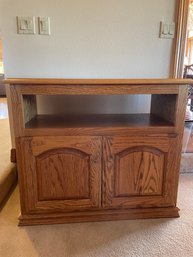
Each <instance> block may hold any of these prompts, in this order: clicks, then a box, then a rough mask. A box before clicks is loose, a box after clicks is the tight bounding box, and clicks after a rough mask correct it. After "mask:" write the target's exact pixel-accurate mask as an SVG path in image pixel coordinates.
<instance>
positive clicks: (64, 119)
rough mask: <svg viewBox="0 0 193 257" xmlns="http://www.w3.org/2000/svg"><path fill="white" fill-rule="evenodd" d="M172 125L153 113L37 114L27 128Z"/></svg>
mask: <svg viewBox="0 0 193 257" xmlns="http://www.w3.org/2000/svg"><path fill="white" fill-rule="evenodd" d="M168 126H169V127H171V126H174V124H172V123H171V122H169V121H166V120H164V119H163V118H160V117H158V116H156V115H152V114H93V115H63V116H56V115H36V116H35V117H34V118H32V119H31V120H30V121H29V122H27V123H26V125H25V128H30V129H41V128H44V129H46V128H48V129H51V128H79V127H80V128H90V127H96V128H97V127H105V128H107V127H168Z"/></svg>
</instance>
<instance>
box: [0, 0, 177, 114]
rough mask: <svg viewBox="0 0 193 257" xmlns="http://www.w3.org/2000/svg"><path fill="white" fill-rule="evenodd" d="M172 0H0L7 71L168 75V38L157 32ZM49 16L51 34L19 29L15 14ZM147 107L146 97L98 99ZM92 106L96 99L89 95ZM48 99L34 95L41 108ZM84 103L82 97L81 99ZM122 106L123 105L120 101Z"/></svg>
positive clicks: (39, 74)
mask: <svg viewBox="0 0 193 257" xmlns="http://www.w3.org/2000/svg"><path fill="white" fill-rule="evenodd" d="M176 2H177V1H175V0H143V1H142V0H141V1H136V0H119V1H118V0H76V1H75V0H68V1H67V0H55V1H53V0H33V1H31V0H14V1H13V0H12V1H11V0H0V33H1V34H2V38H3V45H4V52H3V56H4V66H5V67H4V68H5V75H6V77H62V78H167V77H168V76H169V72H170V63H171V56H172V45H173V40H171V39H160V38H159V23H160V21H161V20H163V21H164V20H165V21H168V22H171V21H173V20H174V11H175V4H176ZM30 15H34V16H36V17H38V16H49V17H50V18H51V36H40V35H38V34H36V35H18V34H17V32H16V16H30ZM141 101H142V102H143V106H142V108H138V111H139V112H140V111H143V112H146V111H148V109H149V97H144V96H143V97H142V98H140V97H136V98H135V100H132V103H131V99H130V98H124V99H121V98H117V99H116V100H115V99H111V100H108V103H105V104H103V105H101V109H102V110H103V111H107V112H109V108H110V106H116V107H117V110H118V112H122V111H123V112H125V108H127V110H128V109H129V111H130V112H132V111H133V109H132V108H133V102H135V103H136V106H135V108H137V107H138V106H137V105H138V103H139V102H141ZM91 102H92V106H94V105H96V106H97V104H98V103H97V101H91ZM49 104H50V102H48V101H46V100H45V99H44V100H43V99H41V98H40V99H39V107H40V112H45V111H46V109H47V107H46V106H48V105H49ZM82 104H83V109H84V108H85V106H84V101H82ZM125 106H126V107H125ZM68 108H69V109H70V106H68Z"/></svg>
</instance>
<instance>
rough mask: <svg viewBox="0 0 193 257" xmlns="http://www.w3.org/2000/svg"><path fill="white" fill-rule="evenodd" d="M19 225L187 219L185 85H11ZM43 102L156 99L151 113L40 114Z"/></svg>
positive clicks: (45, 82)
mask: <svg viewBox="0 0 193 257" xmlns="http://www.w3.org/2000/svg"><path fill="white" fill-rule="evenodd" d="M5 83H6V84H9V85H10V93H11V102H12V112H13V119H14V133H15V140H16V155H17V165H18V173H19V189H20V199H21V215H20V218H19V225H35V224H54V223H66V222H83V221H102V220H118V219H137V218H162V217H163V218H164V217H179V213H178V212H179V209H178V208H177V207H176V200H177V188H178V179H179V167H180V158H181V147H182V136H183V128H184V117H185V107H186V99H187V88H188V85H189V84H191V80H180V79H175V80H174V79H145V80H144V79H139V80H136V79H111V80H110V79H7V80H5ZM39 95H44V96H50V95H55V96H59V95H69V96H76V95H84V96H85V95H86V96H88V97H89V96H93V95H95V96H96V95H98V97H100V96H102V95H103V96H109V95H151V107H150V112H149V113H137V112H136V113H129V110H128V113H127V114H105V113H104V114H81V115H78V114H72V115H66V114H65V115H59V116H58V115H55V114H39V113H38V106H37V101H36V98H37V96H39Z"/></svg>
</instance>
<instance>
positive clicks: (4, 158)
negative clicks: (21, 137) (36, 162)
mask: <svg viewBox="0 0 193 257" xmlns="http://www.w3.org/2000/svg"><path fill="white" fill-rule="evenodd" d="M7 115H8V111H7V103H6V99H5V98H0V208H1V204H2V203H3V202H4V199H5V198H6V197H7V195H8V194H9V192H10V190H11V188H12V187H13V185H14V184H15V183H16V180H17V171H16V165H15V164H13V163H11V162H10V150H11V137H10V128H9V120H8V117H7Z"/></svg>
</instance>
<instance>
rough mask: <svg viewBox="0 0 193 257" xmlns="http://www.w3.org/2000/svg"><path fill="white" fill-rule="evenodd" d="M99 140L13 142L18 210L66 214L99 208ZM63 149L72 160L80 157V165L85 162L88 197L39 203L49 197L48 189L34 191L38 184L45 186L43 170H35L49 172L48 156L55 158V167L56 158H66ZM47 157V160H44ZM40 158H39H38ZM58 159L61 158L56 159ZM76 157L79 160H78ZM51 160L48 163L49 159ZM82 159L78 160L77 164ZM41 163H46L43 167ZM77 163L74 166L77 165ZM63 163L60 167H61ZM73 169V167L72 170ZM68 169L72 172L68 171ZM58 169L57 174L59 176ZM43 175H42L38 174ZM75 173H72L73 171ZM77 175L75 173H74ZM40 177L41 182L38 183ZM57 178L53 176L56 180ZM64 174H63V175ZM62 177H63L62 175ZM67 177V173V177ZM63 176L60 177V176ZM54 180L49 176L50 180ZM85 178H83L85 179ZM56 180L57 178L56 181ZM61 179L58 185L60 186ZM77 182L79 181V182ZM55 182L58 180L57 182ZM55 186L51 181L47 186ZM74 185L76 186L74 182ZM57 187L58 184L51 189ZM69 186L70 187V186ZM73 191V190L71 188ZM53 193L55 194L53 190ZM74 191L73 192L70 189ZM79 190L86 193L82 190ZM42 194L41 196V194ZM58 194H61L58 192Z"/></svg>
mask: <svg viewBox="0 0 193 257" xmlns="http://www.w3.org/2000/svg"><path fill="white" fill-rule="evenodd" d="M101 145H102V144H101V138H100V137H78V138H77V137H59V136H58V137H33V138H32V137H28V138H27V137H26V138H18V139H17V150H18V151H19V152H20V154H19V155H18V156H19V159H18V165H19V185H20V195H21V207H22V212H23V213H28V214H29V213H44V212H61V211H62V212H69V211H76V210H89V209H98V208H100V206H101V191H100V188H101V150H102V149H101ZM65 149H67V150H68V149H70V157H69V158H71V159H73V158H74V157H75V155H76V156H77V152H80V154H79V153H78V155H80V158H79V159H80V163H81V162H83V161H84V160H83V159H84V157H85V160H86V163H87V161H88V167H86V168H87V173H88V175H87V177H88V179H89V181H88V187H89V189H88V191H89V192H88V197H83V198H82V199H77V198H76V197H74V199H43V198H45V197H46V193H47V195H48V198H49V197H50V193H49V189H48V188H46V187H44V188H41V186H40V187H39V189H38V184H39V183H40V182H41V183H42V184H43V185H46V181H45V180H46V178H44V177H43V175H45V174H46V172H48V171H46V170H41V169H39V168H38V166H40V167H41V164H42V165H43V167H47V169H48V170H49V167H48V165H49V163H50V162H51V161H52V162H54V161H53V160H54V159H53V158H52V157H51V156H52V155H53V156H55V158H56V159H55V163H53V165H54V167H55V166H57V167H58V165H59V164H58V162H60V160H59V158H62V156H64V155H65V154H66V151H64V150H65ZM47 153H48V156H46V155H47ZM42 156H43V158H42ZM60 156H61V157H60ZM82 156H83V158H82ZM78 157H79V156H78ZM51 158H52V159H51ZM81 158H82V160H81ZM42 159H44V160H43V161H45V162H47V163H46V165H47V164H48V165H47V166H46V165H45V163H43V162H42ZM77 163H78V162H77ZM63 166H64V163H63V164H62V167H63ZM57 167H56V168H55V169H54V168H52V170H51V171H52V172H55V171H57ZM73 168H76V169H77V167H73ZM69 169H72V168H69ZM62 171H63V170H62V169H61V168H60V170H59V171H58V172H59V173H58V174H59V175H62V174H61V173H62ZM41 172H42V173H43V175H42V174H41ZM74 172H76V171H74ZM77 172H78V169H77ZM38 173H39V178H40V177H41V179H42V180H43V182H42V181H38V179H37V177H38ZM58 174H57V176H58ZM65 174H66V173H65ZM65 174H64V175H65ZM67 174H68V173H67ZM64 175H63V176H64ZM54 176H56V175H55V174H53V177H54ZM87 177H86V178H87ZM57 179H58V178H57ZM64 179H65V178H63V181H62V179H61V180H60V183H62V182H64ZM80 180H81V178H80ZM57 181H58V180H57ZM54 182H56V179H55V180H54V181H53V180H51V181H50V182H49V183H48V184H49V185H51V183H54ZM77 183H78V182H77ZM54 186H58V184H56V185H54ZM72 186H73V185H72ZM74 187H75V186H74ZM39 190H40V191H39ZM56 190H58V189H57V188H56ZM74 190H75V189H74ZM82 190H86V189H84V188H82ZM43 191H45V192H43ZM60 194H61V192H60Z"/></svg>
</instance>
